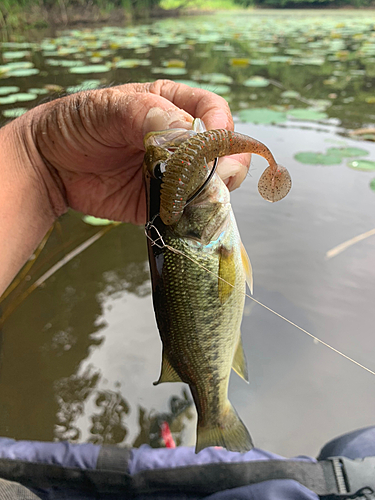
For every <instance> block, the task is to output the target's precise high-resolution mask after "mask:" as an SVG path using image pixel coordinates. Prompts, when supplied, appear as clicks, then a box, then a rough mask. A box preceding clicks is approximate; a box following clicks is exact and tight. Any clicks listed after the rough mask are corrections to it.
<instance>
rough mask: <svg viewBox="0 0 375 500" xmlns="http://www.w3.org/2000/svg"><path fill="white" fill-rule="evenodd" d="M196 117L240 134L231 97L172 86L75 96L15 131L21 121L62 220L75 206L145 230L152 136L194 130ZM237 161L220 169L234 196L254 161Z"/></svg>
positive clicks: (37, 112) (161, 83) (28, 117)
mask: <svg viewBox="0 0 375 500" xmlns="http://www.w3.org/2000/svg"><path fill="white" fill-rule="evenodd" d="M193 117H194V118H201V119H202V120H203V121H204V123H205V125H206V127H207V128H208V129H209V128H227V129H230V130H233V121H232V116H231V113H230V110H229V107H228V105H227V103H226V101H225V100H224V99H223V98H221V97H219V96H218V95H216V94H212V93H210V92H208V91H205V90H202V89H192V88H191V87H188V86H187V85H183V84H178V83H175V82H172V81H169V80H158V81H156V82H154V83H144V84H140V83H131V84H127V85H121V86H118V87H112V88H107V89H102V90H93V91H87V92H80V93H77V94H73V95H71V96H68V97H64V98H62V99H58V100H56V101H52V102H50V103H48V104H44V105H41V106H38V107H37V108H35V109H33V110H31V111H30V112H28V113H26V114H25V115H23V116H22V117H20V118H19V119H18V120H16V121H15V122H14V125H16V123H17V122H18V124H17V126H18V128H19V130H20V131H21V137H22V138H23V141H24V142H25V143H26V144H27V145H28V150H29V151H31V152H32V156H31V158H30V159H31V162H32V164H33V167H34V169H36V170H37V171H38V172H39V174H40V175H41V177H42V178H43V179H44V183H45V185H46V187H47V194H48V199H49V202H50V205H51V210H52V213H53V214H54V215H55V216H56V217H58V216H60V215H61V214H62V213H64V212H65V211H66V210H67V208H68V207H71V208H73V209H75V210H79V211H81V212H84V213H86V214H91V215H95V216H97V217H105V218H108V219H113V220H120V221H125V222H132V223H134V224H143V223H145V222H146V204H145V193H144V186H143V180H142V168H141V166H142V159H143V155H144V147H143V137H144V135H145V134H146V133H147V132H150V131H152V130H163V129H167V128H177V127H179V128H186V129H190V128H191V124H192V121H193ZM30 131H31V133H30ZM237 160H239V161H237ZM237 160H236V159H235V158H234V157H231V158H230V159H229V158H227V159H225V160H224V161H223V162H222V163H221V165H220V169H219V172H220V175H221V176H222V178H223V179H224V180H225V181H226V182H227V184H228V186H229V188H232V189H233V188H235V187H238V185H240V184H241V182H242V180H243V179H244V177H245V176H246V173H247V169H248V166H249V163H250V162H249V155H237Z"/></svg>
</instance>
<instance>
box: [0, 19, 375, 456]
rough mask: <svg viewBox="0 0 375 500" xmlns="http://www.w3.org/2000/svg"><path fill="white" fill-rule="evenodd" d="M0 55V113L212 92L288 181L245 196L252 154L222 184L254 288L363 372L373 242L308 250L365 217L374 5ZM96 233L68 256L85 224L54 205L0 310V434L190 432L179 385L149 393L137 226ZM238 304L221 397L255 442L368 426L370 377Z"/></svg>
mask: <svg viewBox="0 0 375 500" xmlns="http://www.w3.org/2000/svg"><path fill="white" fill-rule="evenodd" d="M228 16H229V17H228ZM0 50H1V51H2V55H1V56H0V57H2V61H0V112H1V113H2V115H3V118H4V121H5V120H6V119H8V117H9V116H10V115H11V114H15V113H22V112H23V111H24V110H25V109H27V108H28V107H30V106H34V105H36V104H37V103H39V102H42V101H43V100H45V99H49V98H51V96H52V97H55V96H56V91H57V94H58V92H61V93H64V92H72V91H77V90H78V89H82V88H95V87H96V86H101V85H113V84H121V83H127V82H136V81H151V80H155V79H156V78H172V79H174V80H179V81H184V82H186V83H188V84H190V85H192V86H202V87H203V88H207V89H209V90H212V91H214V92H217V93H219V94H221V95H223V96H224V97H225V98H226V99H227V100H228V101H229V104H230V106H231V109H232V111H233V113H234V116H235V121H236V129H237V130H238V131H240V132H243V133H246V134H248V135H251V136H253V137H256V138H257V139H259V140H261V141H262V142H265V143H266V144H267V145H268V146H269V148H270V149H271V151H272V152H273V153H274V155H275V157H276V158H277V160H278V161H279V162H280V163H282V164H284V165H285V166H287V167H288V169H289V171H290V173H291V175H292V179H293V188H292V191H291V193H290V194H289V195H288V197H287V198H286V199H285V200H283V201H282V202H280V203H279V204H275V205H270V204H267V203H266V202H264V201H263V200H262V199H261V198H260V197H259V195H258V194H257V191H256V185H257V179H258V178H259V176H260V175H261V173H262V172H263V170H264V168H265V162H264V160H263V159H260V158H254V159H253V160H252V165H251V167H250V174H249V176H248V178H247V179H246V180H245V182H244V183H243V185H242V186H241V188H240V189H239V190H238V191H236V192H234V193H233V195H232V204H233V207H234V210H235V214H236V218H237V222H238V225H239V228H240V231H241V234H242V239H243V241H244V244H245V246H246V248H247V250H248V253H249V255H250V258H251V260H252V264H253V269H254V297H255V298H257V299H259V300H261V301H263V302H264V303H266V304H267V305H268V306H270V307H272V308H273V309H275V310H276V311H278V312H279V313H281V314H282V315H284V316H286V317H287V318H288V319H290V320H292V321H294V322H296V323H298V324H299V325H300V326H302V327H303V328H305V329H307V330H308V331H310V332H311V333H312V334H314V335H316V336H317V337H319V338H321V339H322V340H324V341H326V342H328V343H330V344H332V345H334V346H335V347H336V348H337V349H339V350H342V351H344V352H345V353H346V354H348V355H349V356H351V357H353V358H355V359H356V360H357V361H359V362H360V363H362V364H364V365H366V366H368V367H369V368H371V369H372V370H374V369H375V365H374V359H373V355H372V353H373V352H374V336H373V331H374V324H375V312H374V307H373V304H374V298H375V237H374V236H370V237H368V238H366V239H364V240H363V241H361V242H359V243H357V244H355V245H353V246H351V247H349V248H348V249H347V250H345V251H344V252H342V253H341V254H339V255H337V256H336V257H333V258H331V259H327V258H326V253H327V252H328V251H329V250H330V249H332V248H333V247H335V246H336V245H338V244H340V243H342V242H344V241H346V240H349V239H351V238H353V237H355V236H357V235H360V234H362V233H365V232H367V231H369V230H371V229H373V228H374V227H375V192H374V178H375V173H374V169H375V163H374V162H375V145H374V143H373V141H374V139H375V136H374V133H373V132H372V131H371V130H369V131H368V132H367V133H365V134H363V136H362V135H360V136H351V135H350V131H352V130H354V129H358V128H369V129H371V128H374V122H375V92H374V83H375V82H374V79H375V12H372V11H342V12H340V11H339V12H337V11H335V12H330V11H313V12H310V11H288V12H273V11H269V12H258V13H255V14H254V13H243V12H242V13H239V14H236V13H234V12H230V14H228V13H227V14H221V15H219V14H217V15H212V16H207V17H192V18H185V19H170V20H163V21H157V22H154V23H151V24H147V25H139V26H135V27H129V26H127V27H104V28H103V27H102V28H94V27H93V28H90V29H89V28H85V29H82V30H78V29H74V30H64V31H62V32H60V33H58V35H57V37H55V38H51V37H50V38H43V34H42V33H39V34H35V33H33V34H30V37H29V38H28V37H27V35H17V36H13V40H10V41H9V42H7V43H3V45H2V46H1V47H0ZM14 63H16V64H14ZM30 70H31V73H30V74H28V73H29V72H30ZM25 72H26V73H25ZM56 86H58V87H56ZM8 87H10V89H9V88H8ZM12 87H13V88H12ZM12 96H13V97H12ZM14 108H16V109H20V111H16V112H14V111H12V110H13V109H14ZM106 228H107V229H106V230H107V232H106V233H105V234H104V235H103V236H102V237H100V238H98V239H97V240H96V241H94V242H93V243H92V244H91V245H90V246H88V248H86V249H85V250H84V249H83V247H80V245H82V244H84V242H89V243H90V242H91V241H93V240H91V238H93V237H94V236H95V234H97V233H98V232H100V231H104V228H101V227H93V226H90V225H88V224H86V223H85V222H83V221H82V219H81V215H80V214H77V213H69V214H67V215H66V216H64V217H63V218H62V219H61V220H60V221H59V224H58V226H57V227H56V228H55V229H54V231H53V233H52V235H51V237H50V239H49V241H48V242H47V245H46V248H45V249H44V250H43V252H42V254H41V255H40V257H39V259H38V261H37V262H36V264H35V265H34V266H33V268H32V269H31V271H30V273H28V275H27V276H26V278H25V279H23V280H22V282H21V283H20V284H19V285H18V287H17V288H16V289H15V290H14V292H12V294H11V295H10V296H9V297H8V298H7V299H6V301H4V303H3V304H2V309H3V313H4V314H9V311H11V308H14V310H13V311H12V313H11V314H10V315H9V316H8V317H7V319H6V321H5V324H4V326H3V329H2V343H1V349H2V356H1V366H0V436H9V437H14V438H17V439H38V440H53V439H70V440H71V441H73V442H83V441H87V440H90V441H92V442H95V443H121V444H129V445H133V444H135V445H139V444H141V443H142V442H148V443H151V444H152V445H154V446H156V445H157V444H158V439H157V429H158V423H160V422H161V421H163V420H169V421H170V422H171V423H172V425H173V428H172V430H174V432H175V437H176V438H177V439H178V440H181V442H182V443H183V444H186V445H190V444H193V443H194V439H195V437H194V432H195V431H194V426H195V416H194V415H195V411H194V410H192V409H191V410H187V409H186V403H185V401H186V400H185V395H184V393H183V389H184V386H183V385H180V384H165V385H163V386H160V387H153V386H152V382H153V381H154V380H156V379H157V378H158V375H159V365H160V357H161V346H160V340H159V337H158V333H157V329H156V324H155V320H154V316H153V311H152V304H151V296H150V282H149V274H148V264H147V252H146V243H145V236H144V232H143V229H142V228H138V227H134V226H131V225H125V224H124V225H120V226H118V227H111V228H109V226H106ZM77 248H78V251H77V252H76V253H77V255H76V256H73V255H74V254H70V252H72V251H73V250H74V249H77ZM79 250H81V251H79ZM67 257H68V258H67ZM69 257H71V259H69ZM64 258H65V259H66V260H67V261H68V262H65V261H64V260H62V259H64ZM64 262H65V263H64ZM56 264H59V265H58V266H57V267H56V268H54V267H53V266H54V265H56ZM51 269H52V271H51ZM49 271H51V272H49ZM45 273H48V274H47V275H46V274H45ZM40 277H42V278H43V279H42V281H43V285H42V286H41V287H39V288H38V289H37V290H35V291H34V292H32V293H31V294H29V295H28V296H27V298H25V299H23V300H22V297H23V296H22V294H23V293H25V292H26V291H27V290H28V287H29V286H30V285H31V284H32V283H33V282H34V281H35V280H36V279H38V278H40ZM26 295H27V293H26ZM247 300H248V302H247V303H246V307H245V316H244V320H243V325H242V332H243V337H244V345H245V351H246V354H247V358H248V365H249V373H250V384H249V386H247V385H246V384H244V383H242V381H241V380H240V379H239V378H238V377H236V376H235V375H233V377H232V378H231V383H230V388H229V390H230V399H231V401H232V402H233V404H234V405H235V407H236V408H237V410H238V412H239V414H240V415H241V418H242V419H243V420H244V421H245V423H246V424H247V426H248V428H249V430H250V432H251V433H252V435H253V438H254V440H255V443H256V446H258V447H263V448H267V449H269V450H271V451H274V452H277V453H280V454H284V455H293V454H302V453H303V454H311V455H316V454H317V452H318V450H319V447H320V446H321V445H322V444H323V443H324V442H325V441H327V440H328V439H330V438H332V437H334V436H335V435H338V434H340V433H343V432H346V431H350V430H353V429H355V428H358V427H362V426H366V425H372V424H373V423H374V422H373V415H374V411H375V399H374V397H373V390H374V384H375V378H374V377H373V376H371V375H370V374H368V373H366V372H365V371H363V370H361V369H360V368H358V367H356V366H354V365H353V364H351V363H350V362H348V361H347V360H344V359H343V358H341V357H340V356H339V355H337V354H335V353H333V352H332V351H329V350H328V349H327V348H324V347H322V346H320V345H317V344H315V343H314V342H313V341H312V340H311V339H310V338H309V337H307V336H306V335H305V334H303V333H301V332H299V331H298V330H296V329H295V328H294V327H292V326H291V325H289V324H287V323H286V322H283V321H282V320H281V319H280V318H277V317H276V316H273V315H272V314H271V313H270V312H267V311H265V310H264V309H262V308H261V307H260V306H259V305H256V304H254V303H252V302H251V301H250V299H247ZM15 306H17V307H15Z"/></svg>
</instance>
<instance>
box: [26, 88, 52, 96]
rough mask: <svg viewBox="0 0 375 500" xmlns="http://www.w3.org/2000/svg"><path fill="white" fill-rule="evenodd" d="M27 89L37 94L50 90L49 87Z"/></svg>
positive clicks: (46, 92)
mask: <svg viewBox="0 0 375 500" xmlns="http://www.w3.org/2000/svg"><path fill="white" fill-rule="evenodd" d="M27 91H28V92H30V94H37V95H44V94H48V90H47V89H36V88H31V89H28V90H27Z"/></svg>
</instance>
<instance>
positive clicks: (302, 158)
mask: <svg viewBox="0 0 375 500" xmlns="http://www.w3.org/2000/svg"><path fill="white" fill-rule="evenodd" d="M368 154H369V152H368V151H366V150H365V149H361V148H351V147H342V148H329V149H328V150H327V151H326V152H325V153H318V152H313V151H306V152H300V153H297V154H295V155H294V159H295V160H297V161H299V162H300V163H305V164H307V165H340V164H341V163H342V161H343V159H344V158H350V157H355V156H366V155H368ZM362 161H366V160H357V161H356V162H352V163H358V162H362ZM370 163H371V162H370ZM353 168H355V167H353ZM358 170H359V169H358Z"/></svg>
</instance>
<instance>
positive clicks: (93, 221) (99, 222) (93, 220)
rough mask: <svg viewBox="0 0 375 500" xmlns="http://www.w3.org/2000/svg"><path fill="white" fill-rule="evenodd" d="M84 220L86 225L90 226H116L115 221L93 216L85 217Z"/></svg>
mask: <svg viewBox="0 0 375 500" xmlns="http://www.w3.org/2000/svg"><path fill="white" fill-rule="evenodd" d="M82 220H83V222H86V224H90V226H108V225H109V224H114V221H113V220H109V219H100V218H99V217H94V216H93V215H85V216H84V217H82ZM116 224H118V223H116Z"/></svg>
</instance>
